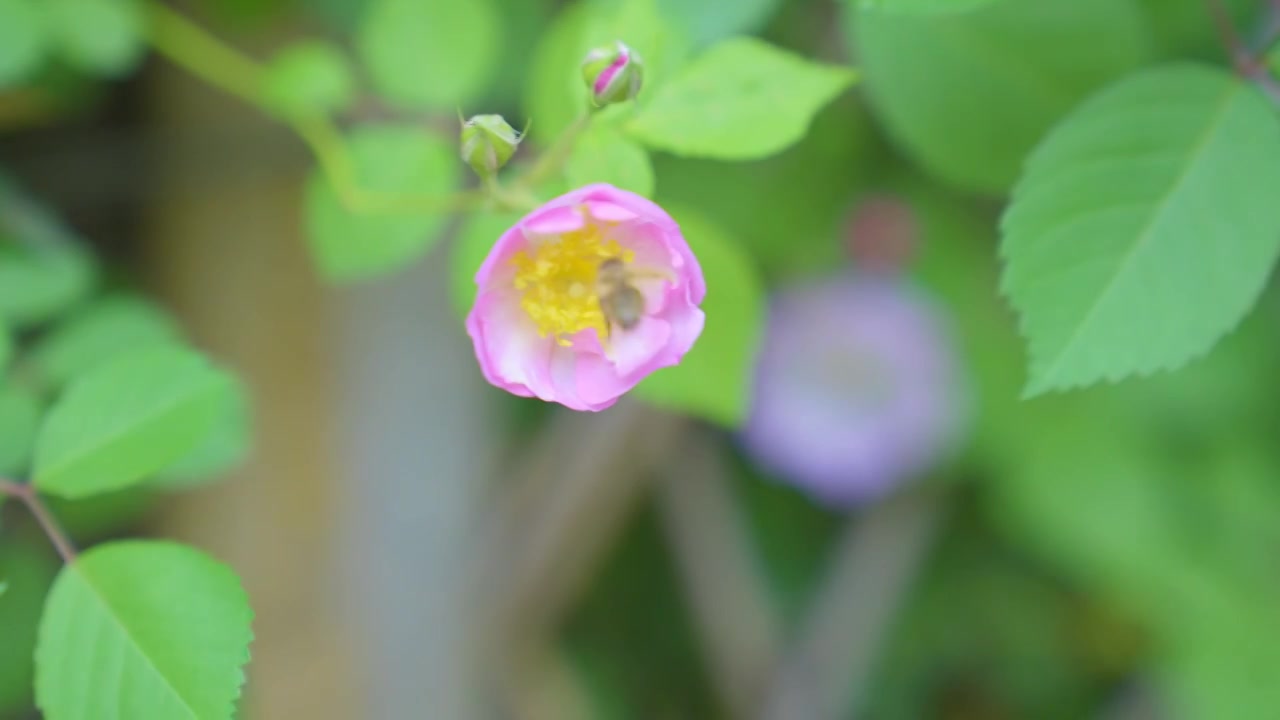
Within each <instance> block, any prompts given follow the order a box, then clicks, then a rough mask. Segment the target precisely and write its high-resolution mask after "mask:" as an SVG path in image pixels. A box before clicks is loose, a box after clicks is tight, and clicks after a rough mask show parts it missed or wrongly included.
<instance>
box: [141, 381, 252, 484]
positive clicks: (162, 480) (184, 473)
mask: <svg viewBox="0 0 1280 720" xmlns="http://www.w3.org/2000/svg"><path fill="white" fill-rule="evenodd" d="M249 415H250V413H249V395H248V393H247V392H245V389H244V388H243V387H242V386H241V385H240V383H238V382H234V381H233V382H231V383H230V388H229V391H228V392H227V393H226V394H225V395H223V396H222V408H221V410H220V411H219V413H218V417H217V420H216V421H215V422H214V424H213V427H211V428H210V429H209V432H207V433H205V437H204V439H203V440H201V442H200V444H199V445H196V447H195V448H193V449H192V450H191V452H189V453H187V454H186V455H184V456H183V457H181V458H180V459H179V460H178V461H177V462H175V463H174V464H173V465H171V466H169V467H167V468H165V469H164V470H162V471H161V472H160V474H159V475H157V476H156V478H155V479H154V480H152V481H151V483H150V484H151V485H152V486H154V487H162V488H169V489H176V488H188V487H192V486H195V485H199V484H201V483H204V482H206V481H208V480H211V479H214V478H216V477H218V476H220V475H222V474H224V473H227V472H229V471H231V470H232V469H234V468H235V467H236V466H237V465H239V464H240V463H241V462H243V461H244V459H245V456H247V455H248V454H249V446H250V444H251V440H252V438H251V434H252V423H251V421H250V417H249Z"/></svg>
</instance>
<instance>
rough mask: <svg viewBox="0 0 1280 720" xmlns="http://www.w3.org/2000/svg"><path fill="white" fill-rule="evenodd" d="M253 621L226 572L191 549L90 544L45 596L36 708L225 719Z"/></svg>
mask: <svg viewBox="0 0 1280 720" xmlns="http://www.w3.org/2000/svg"><path fill="white" fill-rule="evenodd" d="M252 619H253V611H252V610H250V609H249V602H248V598H246V597H245V594H244V590H243V589H241V587H240V582H239V580H238V579H237V578H236V576H235V574H234V573H232V572H231V570H230V569H229V568H227V567H226V566H224V565H222V564H220V563H218V562H216V561H214V560H213V559H211V558H209V557H208V556H206V555H204V554H202V553H200V552H198V551H196V550H194V549H192V548H188V547H185V546H182V545H178V544H174V543H161V542H136V541H135V542H117V543H110V544H107V545H101V546H98V547H96V548H94V549H93V550H91V551H89V552H87V553H85V554H84V555H82V556H81V557H80V558H79V560H77V562H75V563H72V564H70V565H67V566H65V567H64V568H63V570H62V572H61V573H60V574H59V575H58V579H57V580H56V581H55V582H54V585H53V589H52V590H51V591H50V592H49V598H48V601H47V602H46V605H45V611H44V617H43V618H42V619H41V621H40V630H39V637H38V641H37V649H36V699H37V702H38V704H39V706H40V708H41V710H43V711H44V712H45V714H46V715H47V716H48V717H49V718H50V719H51V720H149V719H151V718H155V719H156V720H160V719H161V718H191V719H192V720H196V719H197V718H228V717H231V716H232V714H233V713H234V711H235V710H234V703H235V701H236V699H237V698H238V697H239V695H240V686H241V685H242V684H243V683H244V672H243V670H242V669H241V668H242V667H243V665H244V664H245V663H247V662H248V661H249V643H250V642H251V641H252V639H253V632H252V630H251V628H250V624H251V622H252ZM104 698H114V701H113V702H110V703H107V702H104V700H103V699H104Z"/></svg>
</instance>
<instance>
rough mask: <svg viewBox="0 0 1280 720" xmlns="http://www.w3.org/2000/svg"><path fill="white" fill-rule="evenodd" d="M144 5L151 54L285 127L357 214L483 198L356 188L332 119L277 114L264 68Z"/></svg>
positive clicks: (468, 205) (464, 206)
mask: <svg viewBox="0 0 1280 720" xmlns="http://www.w3.org/2000/svg"><path fill="white" fill-rule="evenodd" d="M148 8H149V14H150V40H151V45H152V47H153V48H154V49H155V50H156V52H158V53H159V54H161V55H163V56H165V57H166V58H168V59H169V60H170V61H172V62H173V63H174V64H175V65H178V66H179V67H181V68H183V69H184V70H186V71H188V72H190V73H191V74H192V75H195V76H196V77H198V78H200V79H202V80H204V81H205V82H207V83H209V84H210V85H213V86H214V87H217V88H219V89H221V90H223V91H225V92H227V93H230V94H231V95H235V96H236V97H238V98H240V99H241V100H244V101H245V102H248V103H250V104H251V105H254V106H255V107H257V108H258V109H260V110H262V111H263V112H265V113H267V114H268V115H270V116H272V117H274V118H275V119H277V120H279V121H280V122H282V123H284V124H286V125H288V126H289V127H290V128H291V129H292V130H293V131H294V132H295V133H297V134H298V136H299V137H301V138H302V140H303V141H304V142H305V143H306V144H307V147H308V148H310V150H311V152H312V154H313V155H315V157H316V160H317V161H318V162H319V163H320V167H321V168H322V169H323V171H324V173H325V175H326V176H327V177H328V178H329V182H330V183H332V185H333V187H334V189H335V191H336V192H337V194H338V198H339V199H340V200H341V201H342V203H343V205H344V206H345V207H346V208H347V209H348V210H351V211H352V212H359V213H418V212H449V211H459V210H469V209H473V208H475V207H477V206H478V205H479V204H480V203H481V202H482V201H483V200H484V196H483V195H481V194H480V193H476V192H469V191H464V192H456V193H451V194H448V195H436V194H427V193H384V192H373V191H369V190H365V189H363V188H361V187H360V185H359V182H358V180H357V177H356V170H355V164H354V163H353V162H352V160H351V155H350V153H349V152H348V150H347V144H346V141H345V140H344V138H343V136H342V131H341V130H340V129H339V128H338V126H337V125H336V124H335V123H334V122H333V119H332V118H330V117H328V116H326V115H322V114H321V115H282V114H280V113H279V112H276V111H275V110H273V109H272V108H271V107H270V106H269V105H268V104H267V103H266V102H265V100H264V98H263V95H262V87H263V84H264V78H265V75H266V71H265V70H264V68H263V66H262V65H261V64H259V63H258V62H256V61H255V60H253V59H252V58H250V57H248V56H247V55H245V54H244V53H242V52H240V51H239V50H236V49H235V48H233V47H231V46H230V45H227V44H226V43H224V42H222V41H221V40H219V39H218V38H216V37H214V36H213V35H212V34H210V33H209V32H207V31H205V30H204V29H203V28H201V27H200V26H198V25H196V24H195V23H193V22H192V21H191V20H189V19H188V18H186V17H185V16H183V15H182V14H181V13H178V12H175V11H174V10H172V9H171V8H169V7H168V6H166V5H164V4H163V3H161V2H159V0H152V1H151V2H150V4H149V5H148Z"/></svg>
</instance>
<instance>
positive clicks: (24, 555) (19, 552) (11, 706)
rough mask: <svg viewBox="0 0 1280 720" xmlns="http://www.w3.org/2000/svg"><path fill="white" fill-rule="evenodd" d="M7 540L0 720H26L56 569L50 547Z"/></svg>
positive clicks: (0, 623)
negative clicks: (19, 719) (39, 628)
mask: <svg viewBox="0 0 1280 720" xmlns="http://www.w3.org/2000/svg"><path fill="white" fill-rule="evenodd" d="M35 540H36V539H35V538H33V540H32V541H25V540H18V539H15V538H12V537H6V538H5V539H4V542H0V585H3V586H4V591H3V592H0V628H3V629H4V642H0V716H2V717H7V718H9V717H12V718H16V717H23V715H22V713H23V712H25V711H27V710H29V709H30V707H31V682H32V679H33V678H34V677H35V673H34V672H33V670H34V665H33V663H32V655H33V654H34V653H35V649H36V624H37V623H38V622H39V621H40V608H41V607H42V606H43V605H44V596H45V593H46V592H47V591H48V589H49V584H50V583H52V582H53V576H54V572H55V570H56V568H57V566H56V565H55V561H54V558H53V557H52V555H53V554H52V552H46V551H45V550H44V548H45V547H47V543H45V542H44V539H43V538H39V539H38V540H39V542H41V544H42V546H41V547H38V548H37V547H36V546H34V545H32V544H31V543H32V542H34V541H35Z"/></svg>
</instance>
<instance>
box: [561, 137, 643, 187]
mask: <svg viewBox="0 0 1280 720" xmlns="http://www.w3.org/2000/svg"><path fill="white" fill-rule="evenodd" d="M565 175H566V177H568V179H569V184H570V185H572V186H574V187H581V186H583V185H590V184H591V183H597V182H602V183H609V184H610V185H614V186H617V187H620V188H622V189H623V190H630V191H631V192H633V193H637V194H639V195H644V196H645V197H653V163H651V162H650V161H649V153H647V152H645V149H644V148H642V147H640V146H639V145H637V144H635V143H634V142H632V141H631V140H629V139H628V138H626V137H625V136H623V135H622V134H621V133H619V132H618V131H617V130H616V129H615V128H612V127H609V126H597V127H594V128H592V129H591V130H589V131H588V132H586V133H585V134H584V135H583V136H582V137H580V138H579V139H578V142H577V144H576V145H575V146H574V149H573V153H572V154H571V155H570V156H569V159H568V161H567V162H566V163H565Z"/></svg>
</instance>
